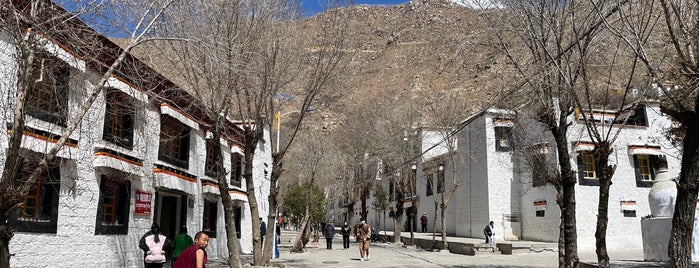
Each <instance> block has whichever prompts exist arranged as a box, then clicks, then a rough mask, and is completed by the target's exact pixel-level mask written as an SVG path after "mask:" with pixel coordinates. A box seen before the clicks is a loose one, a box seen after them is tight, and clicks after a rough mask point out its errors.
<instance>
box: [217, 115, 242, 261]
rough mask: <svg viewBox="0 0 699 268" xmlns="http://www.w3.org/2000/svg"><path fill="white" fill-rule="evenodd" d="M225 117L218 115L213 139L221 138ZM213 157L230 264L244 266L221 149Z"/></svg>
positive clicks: (234, 211)
mask: <svg viewBox="0 0 699 268" xmlns="http://www.w3.org/2000/svg"><path fill="white" fill-rule="evenodd" d="M224 120H225V118H222V117H220V116H219V117H218V121H217V123H216V124H215V125H214V127H213V131H212V134H213V137H212V139H213V140H215V141H217V140H219V139H220V138H221V128H220V127H219V126H220V125H219V124H218V123H220V122H225V121H224ZM212 152H213V158H214V161H215V163H216V181H217V184H218V188H219V195H220V196H221V204H222V205H223V219H224V221H225V223H226V226H225V229H226V236H227V239H226V245H227V247H228V266H229V267H243V265H242V262H241V260H240V241H239V240H238V236H237V233H236V230H235V229H236V226H235V213H236V210H235V206H234V204H233V199H232V198H231V196H230V195H229V194H228V180H227V179H226V171H225V169H224V168H223V166H224V165H223V157H222V152H221V150H220V149H218V150H212Z"/></svg>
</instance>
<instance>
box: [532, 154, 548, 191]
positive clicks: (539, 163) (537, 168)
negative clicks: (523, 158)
mask: <svg viewBox="0 0 699 268" xmlns="http://www.w3.org/2000/svg"><path fill="white" fill-rule="evenodd" d="M547 172H548V170H547V168H546V154H539V153H537V154H534V155H533V157H532V186H533V187H540V186H544V185H546V178H547V177H548V176H547V175H548V174H547Z"/></svg>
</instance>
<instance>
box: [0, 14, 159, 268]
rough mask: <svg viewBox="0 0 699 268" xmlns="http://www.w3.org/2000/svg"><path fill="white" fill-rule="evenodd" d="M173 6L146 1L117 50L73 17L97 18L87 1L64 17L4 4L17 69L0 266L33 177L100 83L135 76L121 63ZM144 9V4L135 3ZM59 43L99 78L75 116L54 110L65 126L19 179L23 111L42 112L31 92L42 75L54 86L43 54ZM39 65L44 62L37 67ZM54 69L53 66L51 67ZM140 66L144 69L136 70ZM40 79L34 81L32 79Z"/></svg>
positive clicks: (2, 23) (0, 23)
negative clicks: (12, 221) (128, 36)
mask: <svg viewBox="0 0 699 268" xmlns="http://www.w3.org/2000/svg"><path fill="white" fill-rule="evenodd" d="M171 3H172V1H153V2H150V3H149V2H145V5H142V6H140V8H139V9H136V10H139V11H138V12H136V13H135V14H138V15H137V16H136V17H137V18H139V19H138V20H137V21H136V22H135V23H134V24H132V27H131V28H129V29H130V32H131V41H130V42H129V44H128V45H126V46H125V48H124V49H116V48H115V46H114V44H113V43H111V42H110V41H109V40H107V39H106V38H105V37H104V36H102V35H100V34H98V33H96V32H94V31H93V30H92V29H91V28H90V27H88V26H87V25H86V24H85V23H83V22H82V21H80V20H79V19H78V18H77V16H79V15H87V14H91V15H93V16H99V15H100V14H99V13H98V11H99V9H97V7H98V6H94V5H93V6H88V4H94V3H91V2H85V3H83V2H81V3H78V4H77V5H76V6H77V7H78V8H76V9H75V10H74V13H68V12H66V11H65V10H64V9H63V8H62V7H60V6H58V5H57V4H55V3H53V2H51V1H43V0H34V1H3V2H2V4H0V5H2V6H3V15H2V16H0V28H1V29H2V33H3V34H5V35H7V36H8V37H9V39H10V42H11V43H12V44H13V45H14V50H15V52H14V54H13V55H14V56H15V58H14V60H15V62H14V63H13V66H16V69H15V70H14V74H15V75H16V84H15V85H14V86H15V91H14V92H13V94H12V95H11V96H10V98H11V101H10V103H14V107H13V108H14V110H13V111H12V112H11V115H10V116H9V120H11V121H12V126H11V129H10V130H9V131H8V133H9V140H8V141H9V146H8V148H7V151H6V154H5V159H4V163H3V164H4V165H3V172H2V181H0V189H2V190H1V191H0V207H1V209H0V267H9V266H10V253H9V249H8V246H9V243H10V240H11V239H12V236H13V230H12V228H10V226H8V223H7V222H8V219H9V218H10V217H12V215H13V214H14V212H15V211H16V209H17V207H18V206H19V205H20V204H21V203H22V202H23V200H24V198H23V197H24V196H25V195H26V194H27V193H28V192H29V191H30V190H31V188H32V186H33V185H34V184H35V182H36V181H37V178H38V177H39V176H40V175H41V174H43V173H44V172H45V171H46V170H47V168H48V165H49V162H51V161H52V160H53V159H54V158H55V157H56V155H57V154H58V152H59V150H61V148H63V147H64V146H65V144H66V142H67V141H68V139H69V136H70V135H71V133H73V131H75V129H76V128H77V127H78V126H80V123H81V122H82V119H83V118H84V116H85V115H86V114H87V112H88V110H89V109H90V107H92V104H93V103H94V102H95V100H97V98H98V97H99V96H100V95H101V93H102V91H103V90H104V89H105V88H106V86H105V84H106V82H107V80H108V79H109V77H110V76H111V75H112V74H114V73H116V72H120V73H123V74H129V73H130V74H135V73H137V72H138V71H136V70H134V69H131V70H129V68H134V67H138V64H137V63H136V64H135V65H131V64H128V65H127V64H124V63H125V62H132V63H133V62H135V61H134V59H133V58H132V57H130V56H129V52H130V51H131V49H133V48H134V47H136V46H137V45H139V44H141V43H143V42H144V41H146V40H148V38H147V37H148V34H149V32H150V31H151V29H152V28H153V27H154V25H156V23H157V22H158V21H159V19H160V18H161V15H162V12H163V11H164V10H166V9H167V8H168V7H169V6H170V4H171ZM139 4H144V3H139ZM53 42H57V44H63V45H65V47H66V48H68V47H69V48H71V50H72V51H70V52H71V53H76V54H77V55H80V56H81V57H83V58H84V59H85V60H86V65H87V66H89V68H91V69H93V70H95V71H96V72H98V73H100V74H101V77H100V79H99V81H98V82H97V83H96V86H95V87H94V89H92V91H91V92H89V93H88V96H87V98H86V99H85V100H84V101H83V102H82V103H79V108H78V110H77V111H76V112H75V113H71V114H66V111H67V109H66V107H57V108H58V109H61V110H60V111H56V112H57V113H60V114H61V115H60V118H62V119H59V120H61V121H62V122H61V124H64V125H65V128H64V129H63V131H61V133H60V135H61V137H60V138H59V139H58V140H57V141H56V142H55V143H54V144H53V146H52V148H50V149H49V150H48V151H47V153H45V154H43V155H42V156H41V157H40V159H39V160H38V163H37V165H36V166H35V167H34V168H33V170H32V171H31V173H30V174H29V175H27V176H22V177H21V178H20V176H18V172H19V170H20V169H21V168H22V155H21V153H20V147H21V144H22V137H23V135H24V129H25V126H26V120H27V115H28V110H29V109H32V107H41V106H40V105H41V104H40V103H38V101H39V99H37V98H35V97H34V95H32V94H33V92H37V91H36V87H38V86H40V85H39V84H40V83H41V81H42V79H41V78H40V77H41V74H42V73H44V74H45V78H46V79H47V80H49V79H51V81H53V82H56V77H49V73H48V71H49V70H54V69H50V68H51V67H52V66H50V65H48V62H49V61H48V60H46V58H45V56H42V55H47V54H50V53H56V52H55V51H47V47H51V46H52V45H57V44H56V43H53ZM42 62H43V63H46V64H44V65H43V67H42ZM53 67H56V66H53ZM141 67H143V66H141ZM37 74H39V77H37ZM54 97H55V98H59V97H60V98H67V97H66V96H54Z"/></svg>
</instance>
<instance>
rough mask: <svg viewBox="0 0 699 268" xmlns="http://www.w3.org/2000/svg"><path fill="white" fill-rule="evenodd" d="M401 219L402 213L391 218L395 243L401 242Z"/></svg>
mask: <svg viewBox="0 0 699 268" xmlns="http://www.w3.org/2000/svg"><path fill="white" fill-rule="evenodd" d="M402 221H403V215H402V214H401V215H400V216H396V217H395V218H393V241H394V242H395V243H400V242H401V238H400V233H401V229H403V226H402V224H401V222H402Z"/></svg>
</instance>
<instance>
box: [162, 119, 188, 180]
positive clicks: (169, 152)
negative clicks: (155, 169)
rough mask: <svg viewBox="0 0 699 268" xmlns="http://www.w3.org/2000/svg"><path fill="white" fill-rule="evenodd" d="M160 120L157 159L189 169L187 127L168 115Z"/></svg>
mask: <svg viewBox="0 0 699 268" xmlns="http://www.w3.org/2000/svg"><path fill="white" fill-rule="evenodd" d="M160 120H161V121H160V149H159V151H158V160H161V161H165V162H168V163H170V164H173V165H175V166H178V167H181V168H185V169H189V135H190V129H189V127H187V126H186V125H184V124H182V123H181V122H180V121H178V120H177V119H175V118H173V117H171V116H168V115H162V116H161V118H160Z"/></svg>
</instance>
